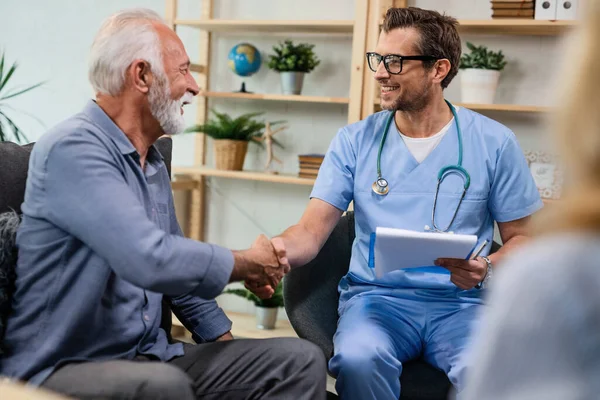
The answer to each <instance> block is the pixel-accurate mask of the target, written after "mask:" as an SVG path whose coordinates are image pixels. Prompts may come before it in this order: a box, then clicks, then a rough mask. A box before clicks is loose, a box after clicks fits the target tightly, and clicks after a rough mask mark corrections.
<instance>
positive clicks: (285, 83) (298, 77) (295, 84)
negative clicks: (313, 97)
mask: <svg viewBox="0 0 600 400" xmlns="http://www.w3.org/2000/svg"><path fill="white" fill-rule="evenodd" d="M304 74H305V73H304V72H292V71H290V72H287V71H285V72H280V73H279V76H280V78H281V91H282V92H283V94H300V93H302V84H303V82H304Z"/></svg>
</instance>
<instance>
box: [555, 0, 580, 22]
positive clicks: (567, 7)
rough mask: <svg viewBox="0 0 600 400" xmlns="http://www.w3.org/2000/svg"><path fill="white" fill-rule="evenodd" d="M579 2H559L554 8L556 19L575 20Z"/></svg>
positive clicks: (561, 0) (576, 0)
mask: <svg viewBox="0 0 600 400" xmlns="http://www.w3.org/2000/svg"><path fill="white" fill-rule="evenodd" d="M578 8H579V0H559V1H558V4H557V6H556V19H560V20H564V19H577V11H578Z"/></svg>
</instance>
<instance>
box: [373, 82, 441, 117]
mask: <svg viewBox="0 0 600 400" xmlns="http://www.w3.org/2000/svg"><path fill="white" fill-rule="evenodd" d="M411 86H413V88H406V89H404V90H402V91H401V92H400V94H399V95H398V97H397V98H395V99H394V100H393V101H392V102H391V104H390V105H389V106H386V107H384V106H383V105H382V107H381V108H382V109H384V110H387V111H405V112H415V111H421V110H423V109H424V108H425V107H426V106H427V105H428V104H429V102H430V101H431V100H432V92H431V90H430V88H431V85H429V83H428V82H423V83H422V84H421V85H419V86H417V85H411ZM415 86H417V87H415Z"/></svg>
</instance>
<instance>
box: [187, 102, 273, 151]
mask: <svg viewBox="0 0 600 400" xmlns="http://www.w3.org/2000/svg"><path fill="white" fill-rule="evenodd" d="M211 113H212V114H213V115H214V116H215V118H214V119H209V120H208V121H207V122H206V123H205V124H203V125H194V126H191V127H189V128H187V129H185V131H184V132H186V133H195V132H200V133H204V134H206V135H208V136H209V137H212V138H213V139H217V140H219V139H231V140H244V141H252V142H253V143H259V142H257V141H255V140H253V139H255V138H257V137H260V136H262V134H263V132H264V129H265V126H266V123H265V122H264V121H258V120H256V119H255V118H256V117H258V116H260V115H262V114H264V112H252V113H246V114H242V115H240V116H238V117H237V118H232V117H231V116H230V115H228V114H226V113H221V112H218V111H216V110H214V109H213V110H211ZM283 122H285V121H275V122H272V123H271V125H274V124H280V123H283ZM279 146H281V144H280V143H279Z"/></svg>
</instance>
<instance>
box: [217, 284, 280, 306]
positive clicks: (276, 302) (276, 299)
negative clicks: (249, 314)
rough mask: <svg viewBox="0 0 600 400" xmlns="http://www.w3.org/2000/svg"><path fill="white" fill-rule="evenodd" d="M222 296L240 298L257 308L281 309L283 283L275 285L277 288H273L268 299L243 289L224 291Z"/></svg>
mask: <svg viewBox="0 0 600 400" xmlns="http://www.w3.org/2000/svg"><path fill="white" fill-rule="evenodd" d="M284 279H285V278H284ZM222 294H233V295H236V296H240V297H242V298H244V299H246V300H249V301H251V302H253V303H254V305H256V306H258V307H269V308H270V307H272V308H275V307H283V281H282V282H280V283H279V285H277V287H276V288H275V292H274V293H273V296H271V298H270V299H264V300H263V299H261V298H259V297H258V296H256V295H255V294H254V293H252V292H251V291H249V290H248V289H245V288H242V289H226V290H224V291H223V292H222Z"/></svg>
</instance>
